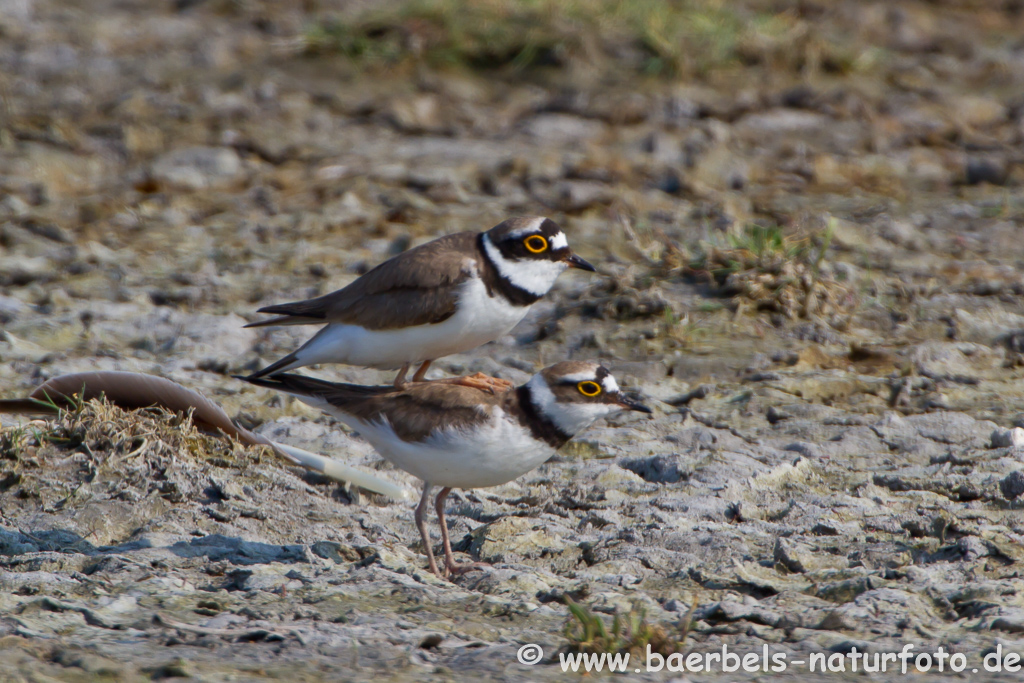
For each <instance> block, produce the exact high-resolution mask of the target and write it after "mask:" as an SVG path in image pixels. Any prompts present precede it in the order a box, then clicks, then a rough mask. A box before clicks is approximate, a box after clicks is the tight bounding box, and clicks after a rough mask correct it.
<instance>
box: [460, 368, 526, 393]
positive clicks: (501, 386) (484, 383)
mask: <svg viewBox="0 0 1024 683" xmlns="http://www.w3.org/2000/svg"><path fill="white" fill-rule="evenodd" d="M446 381H448V382H450V383H451V384H457V385H459V386H463V387H472V388H474V389H479V390H480V391H488V392H490V393H492V394H502V393H504V392H506V391H508V390H509V389H511V388H512V387H514V386H515V385H514V384H512V382H509V381H508V380H507V379H499V378H498V377H491V376H490V375H485V374H484V373H482V372H478V373H476V374H475V375H465V376H464V377H455V378H453V379H451V380H446Z"/></svg>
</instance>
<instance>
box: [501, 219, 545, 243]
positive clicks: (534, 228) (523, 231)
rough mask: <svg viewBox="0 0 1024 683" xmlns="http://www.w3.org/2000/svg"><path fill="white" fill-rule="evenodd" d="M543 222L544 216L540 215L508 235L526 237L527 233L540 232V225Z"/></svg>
mask: <svg viewBox="0 0 1024 683" xmlns="http://www.w3.org/2000/svg"><path fill="white" fill-rule="evenodd" d="M543 222H544V217H543V216H538V217H537V218H534V219H532V220H530V222H529V223H527V224H526V225H524V226H523V227H521V228H519V229H517V230H513V231H512V232H510V233H509V234H508V236H509V237H513V238H515V237H525V236H526V235H534V234H536V233H538V232H540V225H541V223H543Z"/></svg>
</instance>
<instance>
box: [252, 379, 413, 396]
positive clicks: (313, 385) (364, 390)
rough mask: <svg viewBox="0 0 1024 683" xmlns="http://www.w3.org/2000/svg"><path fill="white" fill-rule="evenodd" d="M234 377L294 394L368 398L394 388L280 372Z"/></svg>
mask: <svg viewBox="0 0 1024 683" xmlns="http://www.w3.org/2000/svg"><path fill="white" fill-rule="evenodd" d="M234 377H235V379H240V380H242V381H244V382H248V383H249V384H255V385H256V386H258V387H264V388H266V389H275V390H277V391H283V392H285V393H288V394H293V395H295V396H328V395H331V394H338V393H345V394H346V395H347V396H350V397H351V396H356V397H359V398H368V397H370V396H378V395H380V394H386V393H389V392H392V391H394V390H395V389H394V387H393V386H391V385H386V386H380V387H370V386H363V385H360V384H345V383H343V382H328V381H327V380H324V379H317V378H316V377H307V376H306V375H293V374H280V375H274V376H272V377H268V378H266V379H261V378H259V377H254V376H252V375H250V376H249V377H242V376H241V375H234Z"/></svg>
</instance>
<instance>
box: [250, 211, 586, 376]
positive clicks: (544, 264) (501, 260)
mask: <svg viewBox="0 0 1024 683" xmlns="http://www.w3.org/2000/svg"><path fill="white" fill-rule="evenodd" d="M569 267H572V268H580V269H582V270H589V271H593V270H594V267H593V266H592V265H590V264H589V263H587V262H586V261H584V260H583V259H582V258H580V257H579V256H577V255H575V254H574V253H573V252H572V249H570V248H569V242H568V240H567V239H566V237H565V233H563V232H562V229H561V228H559V227H558V225H557V224H556V223H555V222H554V221H552V220H550V219H548V218H542V217H528V218H509V219H508V220H506V221H503V222H501V223H499V224H498V225H496V226H494V227H493V228H491V229H490V230H488V231H487V232H482V233H472V232H460V233H455V234H453V235H447V236H445V237H441V238H438V239H436V240H433V241H432V242H427V243H426V244H423V245H420V246H418V247H415V248H413V249H410V250H408V251H406V252H404V253H402V254H399V255H398V256H395V257H394V258H391V259H389V260H387V261H385V262H384V263H382V264H380V265H379V266H377V267H376V268H374V269H373V270H371V271H369V272H368V273H366V274H365V275H363V276H362V277H360V278H359V279H357V280H356V281H354V282H353V283H352V284H350V285H348V286H347V287H345V288H343V289H339V290H337V291H335V292H331V293H330V294H325V295H324V296H321V297H317V298H315V299H309V300H307V301H297V302H294V303H288V304H278V305H275V306H266V307H264V308H261V309H259V312H260V313H275V314H278V317H276V318H271V319H270V320H261V321H258V322H254V323H250V324H249V325H246V327H261V326H264V325H313V324H324V323H326V326H325V327H324V328H323V329H321V330H320V331H319V332H317V334H316V335H315V336H314V337H313V338H312V339H310V340H309V341H308V342H306V343H305V344H303V345H302V347H300V348H299V349H298V350H297V351H295V352H294V353H290V354H288V355H287V356H285V357H284V358H282V359H281V360H279V361H277V362H276V363H273V364H272V365H269V366H267V367H266V368H264V369H262V370H260V371H258V372H256V373H253V374H252V375H251V378H252V379H257V378H260V377H265V376H267V375H274V374H277V373H281V372H288V371H289V370H294V369H296V368H300V367H303V366H306V365H313V364H316V363H345V364H348V365H363V366H366V367H371V368H379V369H382V370H387V369H393V368H400V369H399V372H398V376H397V377H396V378H395V388H397V389H401V388H402V387H404V386H405V376H406V373H407V372H408V371H409V366H410V365H411V364H413V363H422V365H420V367H419V369H418V370H417V371H416V374H415V375H414V376H413V381H415V382H418V381H421V380H423V378H424V376H425V375H426V372H427V368H428V367H429V366H430V363H431V362H432V361H434V360H435V359H437V358H440V357H442V356H447V355H449V354H453V353H460V352H462V351H468V350H469V349H472V348H475V347H477V346H480V345H481V344H486V343H487V342H489V341H494V340H495V339H497V338H499V337H501V336H502V335H504V334H507V333H508V332H509V331H511V330H512V328H513V327H515V326H516V324H517V323H518V322H519V321H520V320H522V319H523V316H525V315H526V312H527V311H528V310H529V308H530V306H531V305H532V304H533V303H535V302H536V301H537V300H539V299H540V298H541V297H543V296H544V295H545V294H547V293H548V291H549V290H550V289H551V286H552V285H553V284H554V283H555V280H556V279H557V278H558V276H559V275H560V274H561V273H562V271H564V270H565V269H566V268H569ZM450 381H454V382H456V383H459V384H465V385H467V386H476V387H478V388H485V387H490V388H491V389H494V388H495V384H494V382H492V381H491V378H486V377H485V376H483V375H480V374H479V373H478V374H477V375H474V376H473V377H472V378H459V379H457V380H450ZM502 384H504V386H503V387H502V388H508V386H510V385H508V383H506V382H502V381H499V382H498V385H499V386H500V385H502Z"/></svg>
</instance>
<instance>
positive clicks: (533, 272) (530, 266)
mask: <svg viewBox="0 0 1024 683" xmlns="http://www.w3.org/2000/svg"><path fill="white" fill-rule="evenodd" d="M482 241H483V244H484V251H485V252H486V253H487V258H489V259H491V263H493V264H494V267H495V268H496V269H497V270H498V274H499V275H502V276H503V277H506V278H508V281H509V282H511V283H512V284H513V285H515V286H516V287H518V288H519V289H522V290H525V291H527V292H529V293H530V294H533V295H534V296H544V295H545V294H547V293H548V292H549V291H551V286H552V285H553V284H555V280H557V279H558V276H559V275H561V274H562V271H564V270H565V269H566V268H568V267H569V264H567V263H566V262H565V261H549V260H548V259H525V260H522V261H510V260H508V259H507V258H505V257H504V256H502V255H501V250H500V249H498V248H497V247H496V246H494V244H493V243H492V242H491V238H490V237H488V236H487V234H486V233H484V236H483V239H482Z"/></svg>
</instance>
